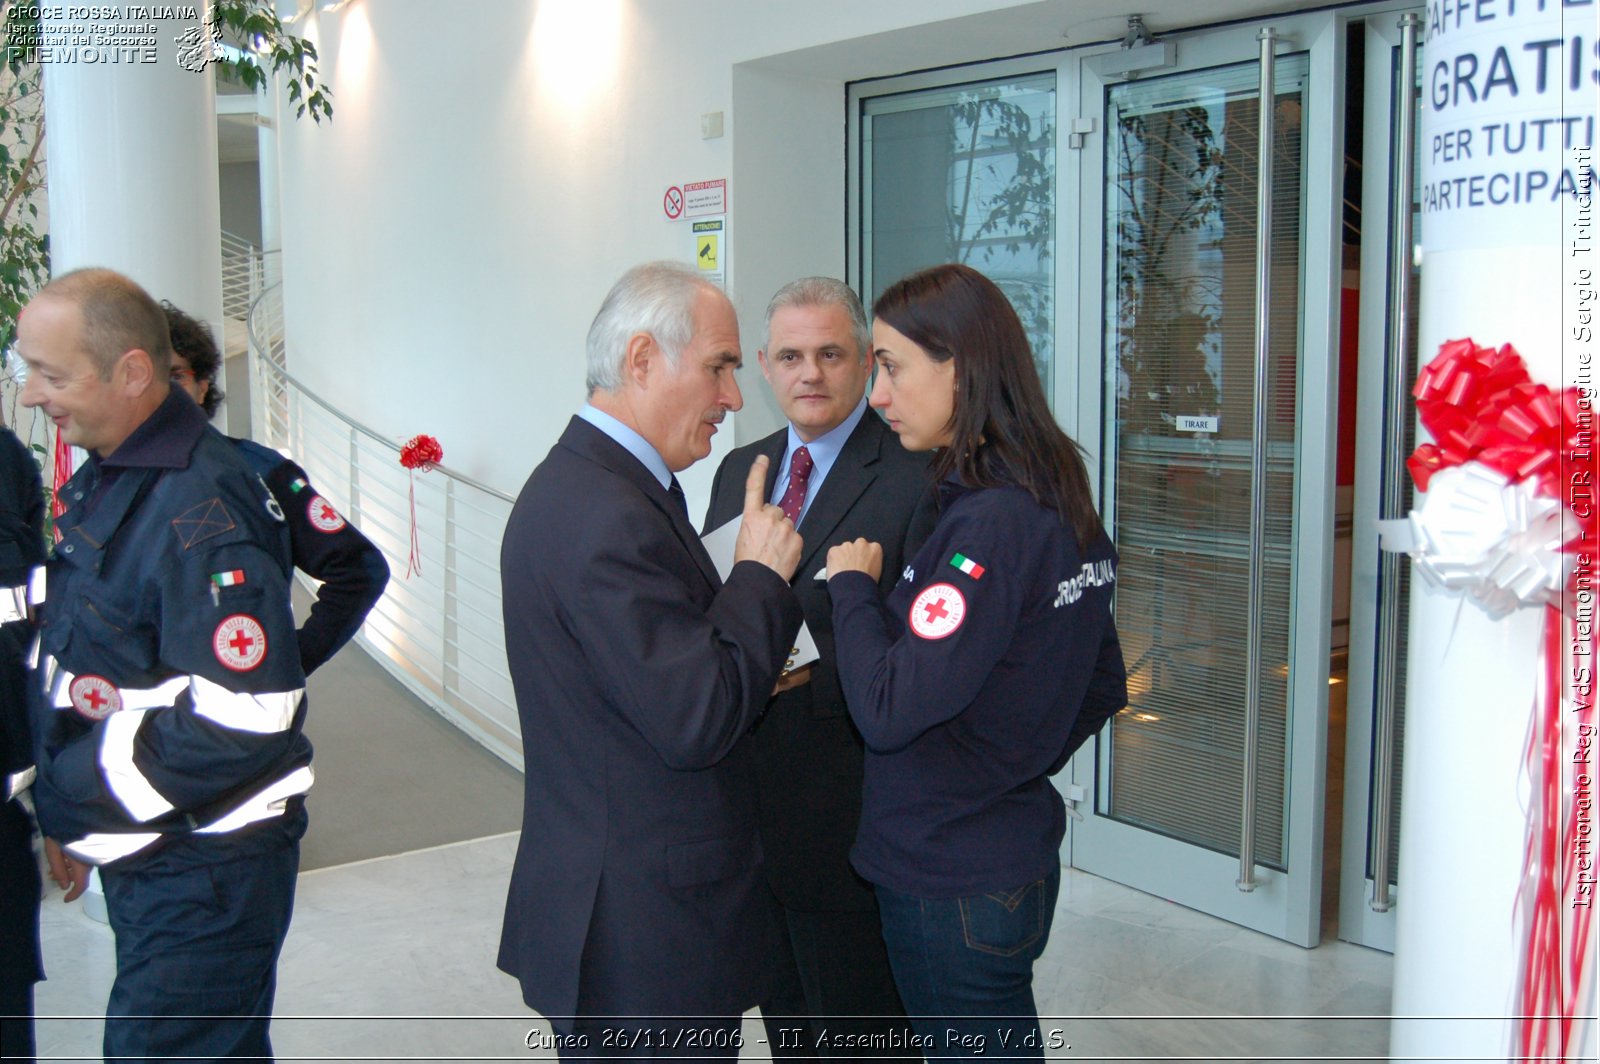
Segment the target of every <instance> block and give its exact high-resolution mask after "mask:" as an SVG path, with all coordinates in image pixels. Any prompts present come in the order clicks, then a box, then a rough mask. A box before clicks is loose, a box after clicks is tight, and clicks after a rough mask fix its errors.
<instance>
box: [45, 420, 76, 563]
mask: <svg viewBox="0 0 1600 1064" xmlns="http://www.w3.org/2000/svg"><path fill="white" fill-rule="evenodd" d="M54 457H55V471H54V477H53V482H52V483H51V485H50V516H52V517H60V516H61V515H62V513H64V512H65V511H66V509H67V504H66V503H64V502H62V501H61V486H62V485H63V484H65V483H66V482H67V481H69V480H71V479H72V444H70V443H67V442H66V441H65V440H63V439H62V438H61V433H60V431H59V430H58V431H57V432H56V443H55V456H54ZM52 527H55V534H56V539H57V540H60V539H61V529H60V528H59V527H57V526H54V524H53V523H52Z"/></svg>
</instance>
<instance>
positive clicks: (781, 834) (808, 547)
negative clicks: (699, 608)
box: [706, 410, 937, 912]
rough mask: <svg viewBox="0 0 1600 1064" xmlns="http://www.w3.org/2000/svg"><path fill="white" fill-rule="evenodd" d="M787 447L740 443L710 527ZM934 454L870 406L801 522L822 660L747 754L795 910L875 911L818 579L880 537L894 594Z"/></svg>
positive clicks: (928, 511) (924, 523)
mask: <svg viewBox="0 0 1600 1064" xmlns="http://www.w3.org/2000/svg"><path fill="white" fill-rule="evenodd" d="M787 443H788V430H787V429H781V430H779V431H778V432H775V433H773V434H772V435H771V436H768V437H767V438H765V439H763V440H759V441H757V442H756V443H752V444H747V445H746V446H744V447H740V448H739V449H737V450H735V451H734V452H733V453H731V454H729V455H728V457H727V458H725V459H723V462H722V465H721V467H720V468H718V470H717V476H716V480H715V481H714V482H713V484H712V488H711V506H710V509H709V510H708V511H707V513H706V528H707V530H708V531H709V530H710V529H713V528H717V527H719V526H721V525H722V524H724V523H726V522H727V521H730V520H732V519H733V518H734V517H736V516H738V514H739V512H740V510H741V509H742V508H743V505H744V478H745V476H746V474H748V473H749V471H750V463H751V462H753V461H754V460H755V457H756V455H759V454H764V455H766V456H767V457H768V458H769V459H770V460H771V465H770V466H769V467H768V470H767V495H766V498H769V499H770V498H771V497H772V488H773V485H774V484H775V483H776V481H777V476H778V467H779V465H780V464H781V463H782V461H783V453H784V449H785V447H786V446H787ZM931 457H932V456H931V454H929V453H924V454H912V453H911V452H909V451H907V450H906V449H905V448H904V447H901V446H900V441H899V439H897V438H896V437H895V434H894V432H893V431H892V430H891V429H890V428H889V427H888V426H887V425H885V424H884V423H883V420H882V419H881V418H879V417H878V415H877V414H876V413H875V412H874V411H871V410H868V411H867V412H866V414H865V416H863V417H862V419H861V423H860V424H859V425H857V426H856V430H855V431H854V432H852V433H851V434H850V438H849V439H848V440H846V441H845V445H844V448H843V449H842V450H841V451H840V452H839V457H838V460H837V461H835V462H834V464H833V468H832V469H831V470H829V471H828V478H827V479H826V480H824V481H823V482H822V487H821V488H820V489H818V491H817V496H816V498H815V499H813V500H812V502H811V507H810V508H809V509H808V510H806V513H805V516H804V517H803V518H802V519H801V521H800V536H801V538H802V539H804V540H805V550H804V554H803V556H802V558H801V560H800V568H799V569H797V570H795V577H794V589H795V594H796V595H797V596H798V597H799V599H800V604H801V605H802V606H803V607H804V608H805V615H806V625H807V627H809V628H810V629H811V634H812V635H813V636H814V637H816V640H817V649H818V651H819V652H820V653H821V658H820V659H819V660H818V662H817V663H816V664H815V665H813V666H812V670H811V682H810V683H808V684H804V685H802V686H800V687H797V688H794V689H793V690H790V691H785V692H784V693H783V694H781V695H778V696H777V697H776V698H775V699H773V702H772V706H771V707H770V708H769V709H768V711H767V715H766V717H765V718H763V720H762V721H761V723H760V724H759V725H758V726H757V728H756V731H755V734H754V735H753V736H752V739H753V742H751V743H750V744H749V745H748V748H742V749H741V751H740V756H741V757H742V758H744V757H748V758H749V759H750V760H751V761H752V762H753V765H754V770H755V773H756V778H757V786H758V793H759V798H760V810H759V811H760V817H761V839H762V845H763V847H764V848H765V850H766V855H767V880H768V882H769V883H771V885H772V889H773V892H774V893H775V894H776V895H777V896H778V900H779V901H781V902H782V903H783V904H784V905H785V906H787V907H789V908H791V909H800V910H804V911H810V912H817V911H840V910H858V911H866V910H871V909H873V908H874V907H875V906H874V902H873V897H872V888H871V886H869V885H868V884H867V883H866V881H865V880H863V879H861V878H860V877H859V876H857V875H856V874H855V872H854V871H853V870H852V869H851V868H850V859H849V853H850V846H851V844H852V843H854V842H855V837H856V824H857V822H858V821H859V820H860V819H861V751H862V747H861V738H860V736H859V735H858V734H857V733H856V730H855V725H853V724H852V723H851V722H850V716H849V713H848V712H847V711H846V709H845V704H844V693H843V692H842V691H841V690H840V688H839V673H838V670H837V668H836V667H835V665H834V655H833V607H832V604H831V603H830V602H829V599H828V588H827V584H825V583H822V582H820V581H818V580H816V579H815V577H816V574H817V571H818V570H819V569H821V568H823V566H825V565H826V564H827V561H828V548H829V547H833V546H837V545H838V544H840V543H843V542H845V541H846V540H851V539H855V538H856V537H857V536H864V537H866V538H867V539H870V540H876V541H877V542H879V543H881V544H883V576H882V578H881V579H880V581H879V585H880V586H881V587H882V588H883V590H884V591H885V592H887V591H888V590H889V589H890V588H892V587H894V585H895V584H896V583H897V582H899V580H900V570H901V569H902V568H903V567H904V565H905V563H906V560H907V559H908V558H910V557H911V556H912V555H914V554H915V553H916V551H917V548H918V547H920V546H921V545H922V541H923V540H924V539H926V538H927V537H928V533H929V531H931V530H932V528H933V525H934V522H935V520H936V518H937V514H936V513H935V510H934V493H933V491H932V490H931V483H932V482H931V481H930V480H929V475H928V462H929V460H930V458H931Z"/></svg>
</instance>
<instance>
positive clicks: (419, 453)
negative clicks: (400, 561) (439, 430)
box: [400, 435, 444, 580]
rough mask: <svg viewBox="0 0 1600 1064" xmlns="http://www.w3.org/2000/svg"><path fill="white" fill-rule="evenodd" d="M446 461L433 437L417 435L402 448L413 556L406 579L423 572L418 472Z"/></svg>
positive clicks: (401, 458)
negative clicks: (418, 533) (418, 512)
mask: <svg viewBox="0 0 1600 1064" xmlns="http://www.w3.org/2000/svg"><path fill="white" fill-rule="evenodd" d="M442 461H444V448H443V447H441V446H439V441H438V440H436V439H434V438H433V437H432V436H427V435H417V436H413V437H411V438H410V439H409V440H407V441H406V443H405V446H403V447H401V448H400V464H401V465H402V466H404V467H405V468H406V470H407V471H408V473H407V475H408V477H409V478H410V481H411V484H410V489H409V490H410V496H411V556H410V557H409V558H407V559H406V579H408V580H409V579H410V578H411V574H412V573H420V572H422V544H421V542H420V541H419V540H418V538H417V471H418V470H419V469H420V470H421V471H422V472H424V473H426V472H428V470H430V469H432V468H433V467H434V466H437V465H438V464H439V463H440V462H442Z"/></svg>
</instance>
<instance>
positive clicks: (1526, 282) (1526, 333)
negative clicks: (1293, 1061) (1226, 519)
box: [1389, 0, 1596, 1060]
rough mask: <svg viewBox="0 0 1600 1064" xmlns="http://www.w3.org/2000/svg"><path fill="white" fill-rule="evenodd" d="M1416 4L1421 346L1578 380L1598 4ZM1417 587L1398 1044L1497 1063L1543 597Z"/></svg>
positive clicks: (1505, 1024) (1513, 937) (1509, 970)
mask: <svg viewBox="0 0 1600 1064" xmlns="http://www.w3.org/2000/svg"><path fill="white" fill-rule="evenodd" d="M1424 17H1425V19H1426V20H1427V21H1426V24H1425V37H1424V45H1423V49H1422V64H1421V65H1422V87H1421V92H1422V101H1421V110H1422V118H1421V123H1420V145H1419V150H1420V156H1421V158H1420V187H1421V192H1422V219H1421V223H1422V224H1421V231H1420V238H1421V245H1422V250H1423V256H1424V257H1423V260H1422V275H1421V307H1420V322H1419V329H1418V343H1419V350H1420V352H1421V360H1422V361H1423V362H1424V363H1426V362H1427V361H1429V360H1431V359H1432V358H1433V357H1434V355H1435V354H1436V353H1437V351H1438V348H1439V345H1440V344H1441V343H1442V342H1444V341H1446V340H1450V339H1458V338H1461V337H1467V336H1470V337H1471V338H1472V339H1473V340H1474V341H1476V342H1477V343H1479V344H1482V345H1486V346H1494V347H1498V346H1499V345H1501V344H1504V343H1510V344H1511V345H1513V346H1514V347H1515V348H1516V349H1517V350H1518V351H1519V352H1520V353H1521V354H1522V356H1523V358H1524V359H1525V360H1526V361H1527V364H1528V369H1529V373H1530V374H1531V376H1532V377H1533V379H1534V380H1535V381H1536V382H1541V383H1545V384H1548V385H1550V386H1551V387H1552V388H1560V387H1563V386H1566V385H1571V384H1574V383H1577V382H1576V381H1575V380H1573V379H1572V375H1573V366H1572V365H1571V364H1570V363H1569V362H1567V361H1565V360H1564V359H1563V354H1562V351H1563V341H1564V339H1565V338H1566V337H1567V335H1568V331H1569V329H1570V328H1571V327H1572V326H1574V325H1575V324H1576V322H1575V321H1574V320H1571V318H1572V310H1571V300H1570V299H1566V300H1565V301H1564V297H1563V289H1564V284H1563V269H1564V263H1565V262H1566V260H1567V258H1568V256H1567V254H1566V251H1567V246H1568V244H1569V240H1570V238H1571V237H1572V235H1573V233H1572V228H1571V219H1572V218H1573V216H1574V213H1575V211H1576V210H1577V204H1578V202H1579V200H1578V197H1577V190H1578V188H1579V187H1582V185H1583V182H1584V181H1585V180H1586V178H1585V175H1584V169H1583V168H1584V167H1585V166H1593V161H1592V157H1591V155H1590V154H1589V153H1590V152H1591V151H1592V148H1593V146H1594V134H1595V117H1594V116H1595V92H1596V89H1595V85H1596V82H1595V77H1596V60H1595V55H1594V47H1595V37H1596V33H1595V29H1596V17H1595V7H1594V6H1592V5H1587V6H1576V5H1572V4H1567V5H1563V4H1561V3H1559V2H1555V0H1552V2H1548V3H1541V2H1536V0H1524V2H1521V3H1499V4H1473V3H1469V2H1466V0H1461V2H1446V3H1442V4H1430V5H1428V8H1427V13H1426V15H1425V16H1424ZM1587 180H1589V181H1590V182H1591V184H1590V185H1589V187H1590V189H1591V191H1592V174H1591V176H1589V177H1588V178H1587ZM1564 212H1565V214H1566V216H1567V220H1565V221H1564V219H1563V213H1564ZM1590 258H1591V263H1590V265H1591V266H1592V265H1593V263H1592V259H1593V252H1592V251H1591V252H1590ZM1564 304H1565V306H1566V309H1564ZM1589 306H1590V308H1591V310H1592V309H1593V303H1590V304H1589ZM1592 346H1593V345H1592V342H1591V344H1590V349H1591V351H1592ZM1412 588H1413V591H1412V607H1411V627H1410V658H1409V673H1408V675H1409V677H1410V681H1409V688H1408V690H1407V692H1406V699H1407V701H1406V706H1407V709H1406V715H1407V719H1406V738H1405V769H1404V779H1403V782H1402V803H1403V804H1402V822H1401V835H1400V838H1401V850H1400V884H1401V894H1400V896H1399V898H1398V901H1397V906H1396V941H1395V968H1394V1003H1393V1015H1394V1016H1395V1017H1396V1018H1395V1019H1394V1021H1393V1025H1392V1028H1391V1038H1390V1047H1389V1051H1390V1055H1391V1056H1392V1057H1394V1058H1410V1057H1428V1058H1429V1059H1467V1058H1472V1059H1479V1060H1481V1059H1486V1058H1496V1057H1498V1058H1501V1059H1504V1058H1505V1057H1506V1056H1507V1055H1509V1053H1510V1051H1511V1036H1512V1025H1511V1022H1510V1021H1509V1020H1508V1019H1507V1018H1506V1017H1509V1016H1510V1015H1511V1014H1513V1013H1514V1012H1515V1011H1517V1009H1516V1003H1515V991H1516V988H1517V977H1518V972H1519V971H1520V969H1521V966H1522V946H1523V936H1524V935H1525V933H1526V931H1525V926H1526V925H1525V923H1524V922H1523V921H1520V920H1517V919H1516V918H1515V909H1516V904H1517V894H1518V888H1519V882H1520V878H1521V873H1522V866H1523V845H1524V833H1525V831H1526V829H1527V823H1528V821H1527V815H1526V810H1527V809H1528V800H1529V795H1528V788H1527V785H1526V782H1527V781H1526V780H1525V779H1522V778H1521V777H1520V775H1519V774H1520V773H1521V769H1522V764H1523V751H1524V749H1525V746H1526V743H1527V738H1528V734H1529V731H1528V729H1529V725H1530V719H1531V712H1530V711H1531V709H1532V706H1533V701H1534V695H1535V676H1536V671H1537V662H1538V635H1539V632H1540V630H1541V624H1542V621H1543V617H1542V610H1535V609H1524V610H1521V611H1519V612H1517V613H1515V614H1513V615H1512V616H1511V617H1509V618H1507V619H1505V620H1501V621H1490V620H1489V619H1488V618H1487V616H1486V615H1485V614H1484V613H1483V611H1482V610H1481V609H1479V608H1478V607H1477V606H1475V605H1473V604H1471V603H1464V602H1463V600H1462V599H1461V598H1459V597H1458V596H1455V595H1448V594H1443V593H1440V592H1437V591H1434V590H1433V589H1431V588H1428V587H1426V586H1425V585H1424V584H1423V582H1422V581H1421V580H1417V581H1415V582H1414V583H1413V584H1412ZM1574 737H1575V732H1574ZM1571 901H1572V899H1564V900H1563V909H1566V908H1567V907H1568V906H1570V904H1571ZM1591 963H1592V954H1591ZM1591 1007H1592V1006H1591ZM1406 1017H1454V1018H1455V1019H1453V1020H1451V1021H1449V1022H1443V1021H1439V1020H1434V1021H1423V1020H1408V1019H1406ZM1591 1037H1592V1033H1591ZM1592 1045H1593V1043H1592V1042H1591V1043H1590V1046H1591V1049H1590V1052H1591V1053H1592Z"/></svg>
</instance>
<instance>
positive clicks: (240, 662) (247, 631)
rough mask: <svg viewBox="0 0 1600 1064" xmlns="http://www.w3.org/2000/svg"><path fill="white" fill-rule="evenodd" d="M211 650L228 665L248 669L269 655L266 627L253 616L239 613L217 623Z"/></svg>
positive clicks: (242, 670) (247, 670) (234, 669)
mask: <svg viewBox="0 0 1600 1064" xmlns="http://www.w3.org/2000/svg"><path fill="white" fill-rule="evenodd" d="M211 651H212V653H214V654H216V656H217V660H218V661H220V662H222V664H223V666H224V667H225V668H229V669H232V670H233V671H234V672H249V671H250V670H251V669H253V668H255V667H256V666H257V665H260V664H261V662H262V660H263V659H265V658H266V656H267V632H266V629H264V628H262V627H261V622H260V621H258V620H256V619H255V618H254V617H250V616H247V615H246V614H243V613H236V614H234V615H233V616H232V617H229V618H227V619H226V620H224V621H223V622H222V623H221V624H219V625H217V631H216V633H215V634H214V635H213V636H212V637H211Z"/></svg>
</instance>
